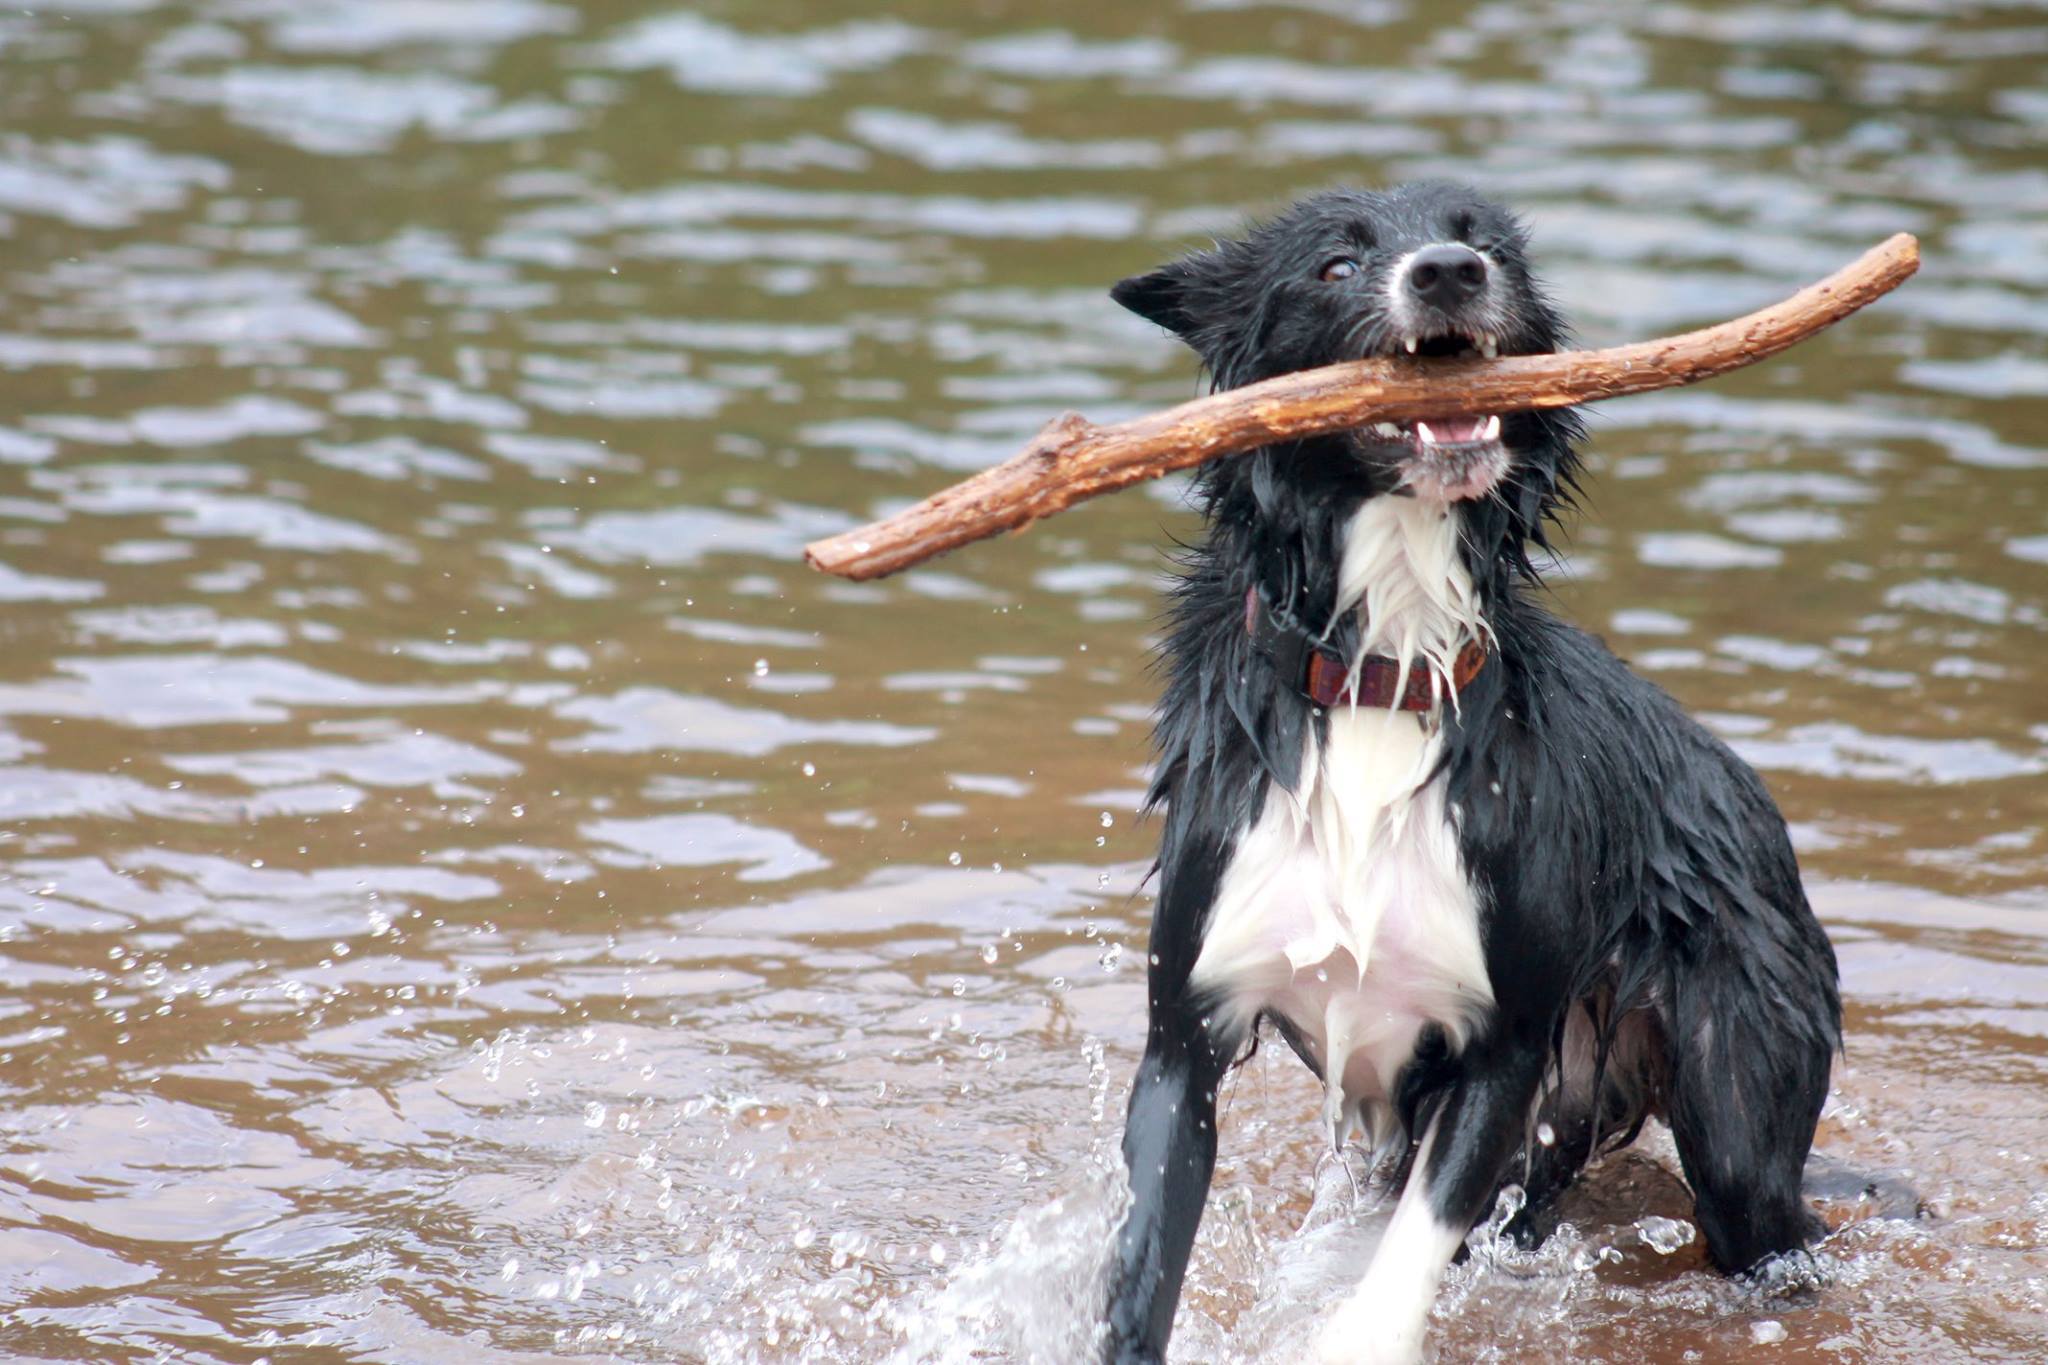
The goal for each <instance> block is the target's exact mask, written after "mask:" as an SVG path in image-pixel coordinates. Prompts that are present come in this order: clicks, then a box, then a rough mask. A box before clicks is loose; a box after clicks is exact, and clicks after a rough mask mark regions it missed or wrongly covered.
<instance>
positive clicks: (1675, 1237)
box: [1636, 1214, 1696, 1256]
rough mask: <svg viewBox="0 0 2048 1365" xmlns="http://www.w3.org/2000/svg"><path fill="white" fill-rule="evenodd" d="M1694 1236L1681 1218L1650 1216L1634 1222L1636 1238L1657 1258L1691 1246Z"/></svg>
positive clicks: (1691, 1227)
mask: <svg viewBox="0 0 2048 1365" xmlns="http://www.w3.org/2000/svg"><path fill="white" fill-rule="evenodd" d="M1695 1235H1696V1234H1695V1233H1694V1231H1693V1226H1692V1224H1690V1223H1688V1222H1686V1221H1685V1220H1684V1219H1682V1218H1660V1217H1658V1216H1657V1215H1656V1214H1651V1215H1649V1216H1648V1217H1645V1218H1638V1219H1637V1220H1636V1236H1638V1237H1640V1238H1642V1239H1643V1245H1644V1246H1646V1247H1648V1248H1650V1250H1652V1251H1654V1252H1656V1253H1657V1254H1658V1255H1659V1256H1669V1255H1671V1254H1672V1253H1673V1252H1675V1251H1677V1250H1678V1249H1679V1248H1680V1247H1686V1246H1691V1245H1692V1241H1693V1238H1694V1236H1695Z"/></svg>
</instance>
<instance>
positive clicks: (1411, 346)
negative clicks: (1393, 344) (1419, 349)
mask: <svg viewBox="0 0 2048 1365" xmlns="http://www.w3.org/2000/svg"><path fill="white" fill-rule="evenodd" d="M1401 344H1402V345H1404V346H1406V347H1407V348H1408V354H1409V355H1414V354H1415V347H1416V345H1417V344H1418V343H1417V342H1416V340H1415V338H1414V337H1408V338H1406V339H1404V340H1403V341H1402V343H1401Z"/></svg>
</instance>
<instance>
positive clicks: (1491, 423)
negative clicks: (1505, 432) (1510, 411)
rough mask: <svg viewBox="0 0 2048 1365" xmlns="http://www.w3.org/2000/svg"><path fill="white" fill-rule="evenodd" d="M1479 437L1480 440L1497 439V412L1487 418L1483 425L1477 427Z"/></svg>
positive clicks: (1498, 433) (1498, 421)
mask: <svg viewBox="0 0 2048 1365" xmlns="http://www.w3.org/2000/svg"><path fill="white" fill-rule="evenodd" d="M1479 439H1480V440H1482V441H1498V440H1499V439H1500V414H1499V413H1495V414H1494V415H1493V416H1491V417H1489V418H1487V419H1486V423H1485V425H1484V426H1482V427H1480V428H1479Z"/></svg>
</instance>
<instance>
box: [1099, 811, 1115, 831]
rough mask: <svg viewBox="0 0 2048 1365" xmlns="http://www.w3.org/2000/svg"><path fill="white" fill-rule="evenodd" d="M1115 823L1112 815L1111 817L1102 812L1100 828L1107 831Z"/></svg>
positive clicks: (1107, 813) (1106, 812)
mask: <svg viewBox="0 0 2048 1365" xmlns="http://www.w3.org/2000/svg"><path fill="white" fill-rule="evenodd" d="M1115 823H1116V817H1115V816H1114V815H1111V814H1110V813H1109V812H1108V811H1104V812H1102V827H1103V828H1104V829H1108V828H1109V827H1110V826H1111V825H1113V824H1115Z"/></svg>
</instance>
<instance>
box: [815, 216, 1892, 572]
mask: <svg viewBox="0 0 2048 1365" xmlns="http://www.w3.org/2000/svg"><path fill="white" fill-rule="evenodd" d="M1919 265H1920V244H1919V242H1918V241H1916V240H1915V239H1914V238H1913V237H1911V236H1910V235H1908V234H1906V233H1903V232H1902V233H1899V234H1898V235H1896V236H1894V237H1892V238H1891V239H1890V240H1888V241H1885V242H1881V243H1879V244H1878V245H1877V246H1874V247H1872V248H1871V249H1870V250H1869V251H1866V252H1865V253H1864V254H1863V255H1862V256H1860V257H1858V258H1857V259H1856V260H1855V261H1852V262H1851V263H1850V264H1848V265H1846V266H1844V267H1843V268H1842V269H1840V270H1838V271H1836V272H1835V273H1834V274H1832V275H1830V276H1828V277H1827V278H1826V279H1824V280H1821V281H1820V282H1819V283H1817V284H1811V285H1808V286H1807V287H1806V288H1804V289H1802V290H1800V291H1799V292H1798V293H1796V294H1794V295H1792V297H1790V298H1788V299H1786V300H1785V301H1784V302H1782V303H1777V304H1773V305H1771V306H1770V307H1768V308H1764V309H1761V310H1759V311H1758V312H1754V313H1751V314H1749V315H1748V316H1746V317H1740V318H1736V319H1734V320H1733V321H1731V322H1724V323H1721V324H1719V325H1718V326H1714V327H1705V328H1701V329H1700V330H1699V331H1696V332H1685V333H1682V334H1681V335H1678V336H1674V337H1664V338H1661V339H1659V340H1655V341H1642V342H1637V343H1635V344H1634V345H1630V346H1616V347H1613V348H1611V349H1608V350H1603V351H1566V352H1562V353H1559V354H1554V355H1531V356H1509V357H1505V358H1503V359H1500V360H1427V359H1411V358H1402V359H1397V360H1355V361H1348V362H1346V363H1344V364H1341V365H1329V366H1325V367H1323V368H1321V369H1315V370H1302V371H1299V372H1297V373H1295V374H1287V375H1281V376H1280V377H1279V378H1277V379H1268V380H1265V381H1263V382H1261V383H1257V384H1249V385H1246V386H1245V387H1244V388H1241V389H1228V390H1225V391H1223V392H1221V393H1215V394H1211V395H1209V396H1208V397H1206V398H1198V399H1196V400H1194V401H1193V402H1190V403H1182V404H1181V405H1180V406H1178V407H1174V408H1168V409H1166V410H1165V411H1164V412H1156V413H1151V414H1148V415H1146V416H1144V417H1136V418H1133V419H1131V420H1130V421H1128V422H1117V423H1113V424H1111V425H1109V426H1097V425H1095V424H1094V423H1092V422H1090V421H1088V419H1086V418H1085V417H1082V416H1081V415H1080V414H1079V413H1075V412H1068V413H1062V414H1061V415H1060V416H1058V417H1056V418H1054V419H1053V420H1052V421H1051V422H1049V423H1047V424H1046V426H1045V428H1044V429H1043V430H1042V431H1040V432H1039V433H1038V434H1037V435H1036V436H1034V437H1032V438H1031V442H1030V444H1029V445H1027V446H1025V448H1024V449H1023V450H1022V451H1020V452H1019V453H1018V454H1016V455H1013V456H1011V457H1010V458H1009V459H1007V460H1005V461H1004V462H1003V463H1001V464H999V465H996V466H994V467H992V468H989V469H985V470H983V471H982V472H981V473H979V474H976V475H974V476H973V477H972V478H969V479H966V480H964V481H963V482H960V483H957V484H954V485H953V486H952V487H950V488H946V489H942V490H941V491H939V492H937V493H934V494H932V495H931V496H930V497H928V498H926V499H925V500H924V501H922V502H920V503H918V504H917V505H916V506H914V507H909V508H906V509H905V510H903V511H901V512H898V513H897V514H896V515H895V516H892V517H889V518H886V519H885V520H882V521H878V522H875V523H873V524H872V525H868V526H863V527H860V528H859V529H857V530H853V531H846V532H843V533H841V534H839V535H836V536H828V537H826V538H825V539H823V540H817V541H813V542H812V543H811V544H810V545H808V546H806V547H805V549H804V558H805V560H807V561H808V562H809V563H810V565H811V566H812V567H813V568H816V569H821V570H823V571H824V572H826V573H830V574H837V575H839V576H840V577H842V578H852V579H870V578H880V577H882V576H883V575H885V574H892V573H895V572H897V571H898V570H901V569H907V568H910V567H911V566H913V565H916V564H921V563H923V562H924V561H926V560H928V559H931V558H933V557H935V556H937V555H941V554H944V553H946V552H947V551H948V550H957V549H959V548H960V547H961V546H963V545H970V544H972V543H974V542H975V541H977V540H983V539H986V538H987V537H989V536H992V535H996V534H997V533H999V532H1002V531H1016V530H1022V529H1023V528H1024V527H1026V526H1029V525H1030V524H1031V523H1032V522H1034V521H1038V520H1041V519H1042V518H1045V517H1049V516H1051V515H1053V514H1054V513H1055V512H1062V511H1065V510H1066V509H1067V508H1069V507H1072V506H1073V505H1074V504H1075V503H1077V502H1083V501H1086V500H1087V499H1089V498H1093V497H1099V496H1101V495H1102V494H1104V493H1113V492H1115V491H1116V490H1117V489H1119V488H1128V487H1130V486H1131V485H1132V484H1134V483H1142V482H1143V481H1145V480H1146V479H1156V478H1158V477H1160V476H1161V475H1163V474H1170V473H1172V472H1173V471H1175V470H1177V469H1186V468H1188V467H1189V466H1190V465H1197V464H1201V463H1203V462H1204V461H1207V460H1213V459H1216V458H1218V457H1219V456H1224V455H1234V454H1238V453H1240V452H1243V451H1246V450H1253V449H1256V448H1258V447H1260V446H1264V445H1271V444H1273V443H1275V442H1279V441H1292V440H1300V439H1302V438H1304V437H1309V436H1317V435H1322V434H1324V433H1327V432H1332V431H1341V430H1344V429H1347V428H1351V427H1358V426H1363V425H1365V424H1367V423H1369V422H1413V421H1416V420H1418V419H1423V420H1426V419H1428V418H1431V417H1445V416H1458V415H1461V414H1475V413H1499V412H1516V411H1523V410H1526V409H1531V408H1560V407H1571V406H1573V405H1576V404H1579V403H1589V402H1594V401H1597V400H1599V399H1603V398H1618V397H1621V396H1622V395H1624V394H1631V393H1647V392H1649V391H1651V390H1653V389H1666V388H1672V387H1675V386H1677V385H1680V384H1696V383H1698V382H1699V381H1700V380H1702V379H1709V378H1712V377H1713V376H1715V375H1717V374H1724V373H1726V372H1727V371H1729V370H1734V369H1739V368H1741V367H1742V366H1744V365H1752V364H1755V363H1756V362H1757V361H1759V360H1763V359H1765V358H1766V357H1768V356H1773V355H1776V354H1777V353H1778V352H1780V351H1782V350H1784V349H1785V348H1786V347H1788V346H1791V345H1794V344H1795V343H1797V342H1800V341H1804V340H1805V339H1806V338H1808V337H1810V336H1812V335H1813V334H1814V333H1816V332H1818V331H1820V330H1821V329H1823V328H1825V327H1828V326H1831V325H1833V324H1834V323H1837V322H1840V321H1841V320H1842V319H1843V318H1845V317H1848V316H1849V315H1850V314H1851V313H1853V312H1855V311H1856V310H1857V309H1859V308H1862V307H1863V306H1864V305H1865V304H1868V303H1870V302H1872V301H1873V300H1875V299H1878V298H1881V297H1882V296H1884V295H1885V294H1888V293H1890V292H1891V291H1892V290H1893V289H1896V288H1897V287H1898V286H1899V285H1900V284H1902V283H1904V282H1905V280H1906V279H1907V277H1908V276H1910V275H1911V274H1912V273H1913V272H1914V271H1915V270H1917V269H1918V268H1919Z"/></svg>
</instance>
